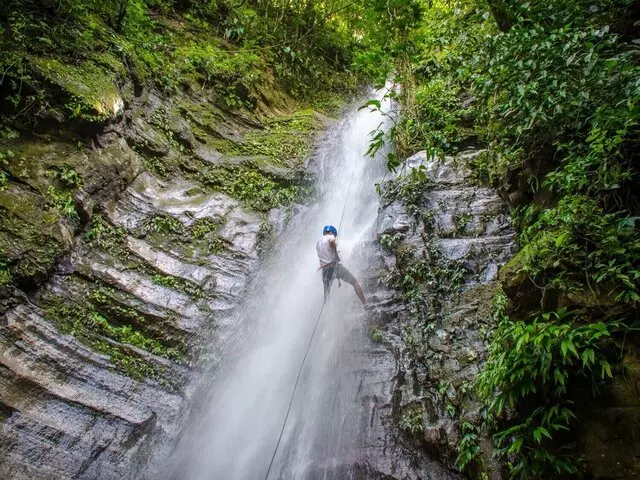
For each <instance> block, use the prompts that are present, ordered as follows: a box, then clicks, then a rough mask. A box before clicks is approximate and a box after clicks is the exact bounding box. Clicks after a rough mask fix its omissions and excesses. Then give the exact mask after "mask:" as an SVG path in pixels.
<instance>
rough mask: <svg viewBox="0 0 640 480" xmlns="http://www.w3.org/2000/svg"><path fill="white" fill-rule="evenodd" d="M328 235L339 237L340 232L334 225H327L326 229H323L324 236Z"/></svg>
mask: <svg viewBox="0 0 640 480" xmlns="http://www.w3.org/2000/svg"><path fill="white" fill-rule="evenodd" d="M327 233H332V234H333V236H334V237H337V236H338V231H337V230H336V227H334V226H333V225H325V227H324V228H323V229H322V234H323V235H326V234H327Z"/></svg>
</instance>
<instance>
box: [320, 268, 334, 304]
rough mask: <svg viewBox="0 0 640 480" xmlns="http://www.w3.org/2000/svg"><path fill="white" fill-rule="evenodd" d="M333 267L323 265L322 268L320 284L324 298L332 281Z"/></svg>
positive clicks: (329, 289) (327, 294)
mask: <svg viewBox="0 0 640 480" xmlns="http://www.w3.org/2000/svg"><path fill="white" fill-rule="evenodd" d="M333 272H334V267H324V268H323V269H322V286H323V287H324V299H325V301H326V300H327V297H328V296H329V291H331V282H333V274H334V273H333Z"/></svg>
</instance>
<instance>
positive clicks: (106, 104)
mask: <svg viewBox="0 0 640 480" xmlns="http://www.w3.org/2000/svg"><path fill="white" fill-rule="evenodd" d="M107 58H108V56H106V54H103V55H102V56H101V57H100V58H99V59H98V60H99V61H100V63H101V64H103V65H104V64H109V65H110V66H109V68H104V67H102V66H99V65H97V64H95V63H93V62H90V61H85V62H83V63H81V64H78V65H65V64H63V63H62V62H60V61H58V60H56V59H53V58H42V57H30V58H29V63H30V65H31V67H32V68H33V70H34V72H35V73H36V74H37V75H38V76H40V77H42V78H43V79H44V80H45V81H47V82H48V83H51V84H53V85H55V86H56V87H58V88H59V89H60V90H61V91H62V92H63V93H64V94H65V96H66V97H67V98H66V99H65V100H66V102H65V105H64V106H65V108H66V110H67V113H68V115H69V116H70V117H72V118H81V119H83V120H87V121H99V122H100V121H105V120H109V119H113V118H115V117H117V116H118V115H119V114H120V113H121V112H122V110H123V108H124V101H123V100H122V97H121V96H120V92H119V90H118V87H117V85H116V82H117V79H118V76H119V74H118V70H121V69H117V68H116V69H115V70H114V66H115V65H117V64H118V62H117V61H116V60H115V59H113V58H111V59H109V60H108V61H107ZM123 73H124V72H123V71H120V75H122V74H123Z"/></svg>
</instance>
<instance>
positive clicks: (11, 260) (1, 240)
mask: <svg viewBox="0 0 640 480" xmlns="http://www.w3.org/2000/svg"><path fill="white" fill-rule="evenodd" d="M61 220H62V218H61V214H60V213H59V212H57V211H52V210H49V209H46V208H44V205H43V204H42V199H40V198H39V197H38V196H37V195H36V194H34V193H32V192H26V191H24V190H21V189H19V188H17V187H15V186H11V187H10V188H7V189H5V190H3V191H0V255H1V256H2V257H4V258H5V259H6V261H5V269H7V268H8V270H9V274H10V276H11V277H13V278H14V279H28V278H33V277H38V278H42V277H44V276H46V275H47V273H48V272H49V271H50V270H51V269H52V268H53V266H54V265H55V264H56V262H57V260H58V258H59V257H60V256H61V255H62V254H63V253H64V252H65V251H67V249H68V248H69V247H70V243H69V242H70V239H68V238H65V236H64V234H63V232H62V228H63V227H62V226H61V225H59V223H58V222H60V221H61Z"/></svg>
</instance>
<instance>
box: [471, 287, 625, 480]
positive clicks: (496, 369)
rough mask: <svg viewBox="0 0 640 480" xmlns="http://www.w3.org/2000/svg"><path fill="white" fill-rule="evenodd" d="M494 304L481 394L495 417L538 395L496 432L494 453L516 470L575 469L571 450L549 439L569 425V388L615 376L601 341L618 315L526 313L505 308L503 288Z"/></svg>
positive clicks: (518, 474) (521, 474) (527, 473)
mask: <svg viewBox="0 0 640 480" xmlns="http://www.w3.org/2000/svg"><path fill="white" fill-rule="evenodd" d="M494 305H495V306H494V316H495V318H496V320H497V322H498V327H497V329H496V330H495V331H494V334H493V341H492V343H491V347H490V355H489V359H488V361H487V364H486V367H485V369H484V371H483V372H482V373H481V374H480V375H479V377H478V383H477V386H478V393H479V395H480V398H481V399H483V400H484V402H485V404H486V406H487V413H488V414H489V415H491V416H493V417H495V418H496V419H501V418H504V417H505V416H506V415H507V413H508V412H512V413H513V412H514V411H515V409H516V408H517V407H521V406H522V405H523V402H525V400H526V401H530V400H531V399H535V400H536V402H535V404H537V405H538V406H537V407H535V408H532V409H529V410H523V409H522V408H521V409H520V411H519V414H518V415H517V418H518V420H517V421H511V422H510V423H511V425H510V426H509V427H508V428H506V429H504V430H501V431H498V432H497V433H496V434H495V435H494V439H495V441H496V445H497V447H498V449H497V454H498V455H501V456H503V457H504V458H507V459H508V460H509V466H510V467H509V470H510V475H511V477H512V478H519V479H527V478H531V476H543V475H544V474H545V472H550V471H555V472H557V473H558V474H567V475H569V474H574V473H576V472H577V471H578V470H577V466H576V464H575V459H574V458H573V457H572V456H571V451H569V450H564V451H563V450H555V449H553V448H552V447H553V444H552V443H551V442H550V441H551V440H552V438H553V436H554V435H556V434H557V433H559V432H564V431H568V430H570V428H571V426H572V421H573V420H574V419H575V414H574V413H573V410H572V402H571V401H570V398H569V396H568V392H569V387H570V386H571V385H572V382H575V379H576V378H585V379H589V380H590V383H591V384H592V385H596V384H597V383H598V382H601V381H603V380H606V379H608V378H611V377H612V371H611V366H610V365H609V362H608V360H607V358H606V355H605V352H604V351H603V349H602V342H603V340H605V339H607V338H608V337H609V336H610V334H611V331H612V330H613V329H614V328H615V327H616V323H615V322H610V323H609V324H604V323H602V322H596V323H581V322H580V318H579V317H578V316H577V315H576V314H575V313H572V312H569V311H568V310H567V309H560V310H558V311H556V312H547V313H543V314H541V315H539V316H536V317H534V318H532V319H531V320H529V321H522V320H517V319H512V318H510V317H509V316H508V315H507V314H506V305H507V300H506V297H505V296H504V295H498V296H497V297H496V299H495V304H494Z"/></svg>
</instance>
